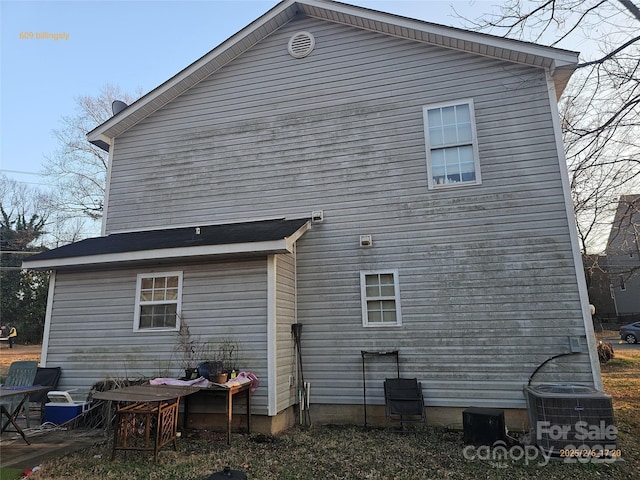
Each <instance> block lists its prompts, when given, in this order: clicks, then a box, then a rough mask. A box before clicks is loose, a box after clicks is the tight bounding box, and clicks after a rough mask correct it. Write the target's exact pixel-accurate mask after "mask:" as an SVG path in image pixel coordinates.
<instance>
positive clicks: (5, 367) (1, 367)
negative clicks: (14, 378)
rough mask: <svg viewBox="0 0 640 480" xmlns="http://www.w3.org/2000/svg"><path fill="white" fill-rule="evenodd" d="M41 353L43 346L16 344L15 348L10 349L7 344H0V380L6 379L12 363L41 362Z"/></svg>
mask: <svg viewBox="0 0 640 480" xmlns="http://www.w3.org/2000/svg"><path fill="white" fill-rule="evenodd" d="M41 353H42V346H41V345H19V344H15V345H14V346H13V348H9V344H7V342H2V343H0V380H4V379H5V378H6V376H7V372H8V371H9V365H11V362H16V361H18V360H36V361H38V362H39V361H40V355H41Z"/></svg>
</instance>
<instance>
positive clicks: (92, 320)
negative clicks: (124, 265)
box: [46, 259, 268, 414]
mask: <svg viewBox="0 0 640 480" xmlns="http://www.w3.org/2000/svg"><path fill="white" fill-rule="evenodd" d="M153 271H163V272H164V271H183V272H184V273H183V295H182V305H183V310H182V313H183V318H184V320H185V321H186V322H187V324H188V325H189V330H190V334H191V337H192V338H193V339H195V340H197V341H206V340H210V341H212V342H218V341H220V340H222V339H225V338H229V339H234V340H236V341H237V342H238V343H239V344H240V346H241V350H240V356H239V362H240V368H241V369H243V370H250V371H252V372H254V373H255V374H256V375H257V376H258V378H259V380H260V384H261V388H259V389H258V390H257V391H256V393H255V395H254V397H253V399H254V400H253V406H254V407H255V411H256V413H263V414H264V413H266V405H267V403H266V402H267V397H266V391H267V385H268V382H267V349H266V300H267V294H266V262H265V260H264V259H260V260H253V261H238V262H230V263H227V262H220V263H212V264H204V265H192V264H189V265H171V266H163V267H161V268H149V267H143V266H141V267H140V268H137V269H126V270H110V271H100V272H97V271H88V272H58V273H57V275H56V281H55V291H54V296H53V302H54V307H53V316H52V318H51V327H50V337H49V343H48V351H47V360H46V364H47V366H58V365H60V366H62V367H63V371H62V378H61V382H60V388H61V389H64V390H67V389H77V391H76V393H75V395H77V396H78V398H79V399H80V398H83V397H84V396H85V395H86V394H87V393H88V389H89V388H90V387H91V385H92V384H93V383H95V382H97V381H100V380H104V379H107V378H125V377H126V378H130V379H136V378H142V377H145V378H148V377H158V376H160V377H165V376H173V377H178V376H181V375H184V372H183V371H181V370H180V365H179V362H178V360H179V359H178V358H177V356H176V355H175V354H174V352H175V345H176V341H177V332H134V331H133V315H134V309H135V293H136V277H137V275H138V274H139V273H146V272H153ZM262 387H264V388H262Z"/></svg>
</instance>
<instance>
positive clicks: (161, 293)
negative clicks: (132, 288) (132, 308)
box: [133, 272, 182, 331]
mask: <svg viewBox="0 0 640 480" xmlns="http://www.w3.org/2000/svg"><path fill="white" fill-rule="evenodd" d="M181 306H182V272H160V273H141V274H139V275H138V280H137V284H136V313H135V317H134V320H133V329H134V331H141V330H145V331H147V330H179V329H180V322H179V320H178V313H179V312H180V310H181Z"/></svg>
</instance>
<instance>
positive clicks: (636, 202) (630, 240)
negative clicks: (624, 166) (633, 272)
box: [606, 194, 640, 255]
mask: <svg viewBox="0 0 640 480" xmlns="http://www.w3.org/2000/svg"><path fill="white" fill-rule="evenodd" d="M639 232H640V194H631V195H621V196H620V198H619V199H618V206H617V207H616V212H615V215H614V218H613V221H612V222H611V230H610V232H609V238H608V240H607V247H606V252H607V255H614V254H619V253H624V254H625V255H628V253H629V252H630V251H631V252H633V251H640V244H639V243H638V242H639V241H640V238H639V235H640V233H639Z"/></svg>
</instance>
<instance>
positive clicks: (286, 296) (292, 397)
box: [275, 255, 298, 412]
mask: <svg viewBox="0 0 640 480" xmlns="http://www.w3.org/2000/svg"><path fill="white" fill-rule="evenodd" d="M295 268H296V264H295V256H294V255H276V279H277V281H276V379H275V381H276V385H277V387H276V391H277V397H276V398H277V402H276V411H277V412H281V411H282V410H284V409H286V408H287V407H290V406H291V405H295V403H296V401H297V400H296V388H295V386H296V385H295V383H293V384H292V383H291V382H292V381H293V382H295V380H296V379H297V378H298V375H297V368H296V361H297V360H296V356H295V355H296V352H295V344H294V339H293V335H292V334H291V325H292V324H294V323H296V283H295V282H296V270H295Z"/></svg>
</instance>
